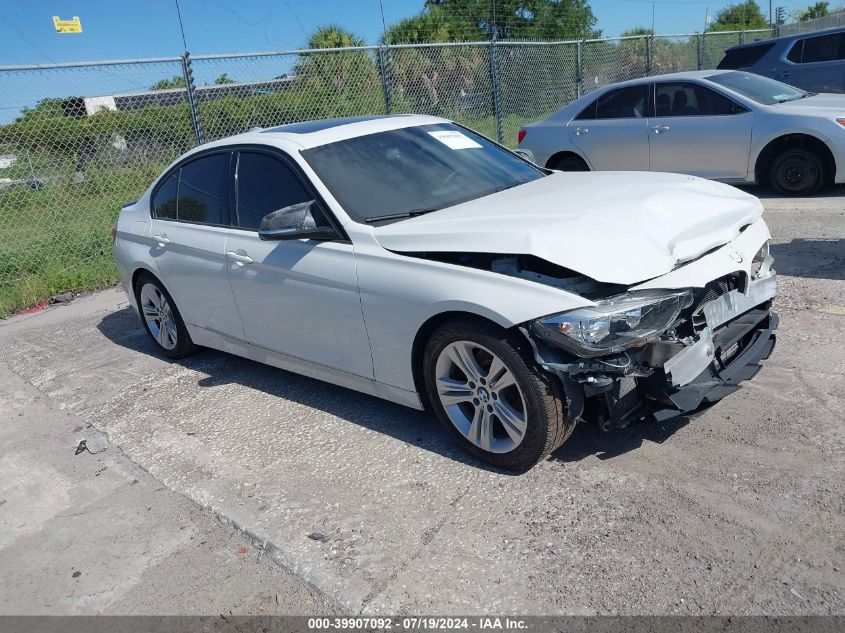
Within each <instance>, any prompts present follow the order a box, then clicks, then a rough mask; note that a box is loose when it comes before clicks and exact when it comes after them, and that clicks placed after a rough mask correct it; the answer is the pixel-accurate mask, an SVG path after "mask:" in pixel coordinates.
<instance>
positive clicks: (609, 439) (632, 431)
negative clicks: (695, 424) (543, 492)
mask: <svg viewBox="0 0 845 633" xmlns="http://www.w3.org/2000/svg"><path fill="white" fill-rule="evenodd" d="M699 413H700V412H696V413H691V414H686V415H678V416H675V417H673V418H669V419H667V420H662V421H659V422H656V421H653V420H642V421H638V422H633V423H631V424H629V425H628V426H627V427H625V428H624V429H613V430H611V431H609V432H604V431H602V430H600V429H599V427H598V425H596V424H579V425H578V426H577V427H576V428H575V431H573V433H572V436H571V437H570V438H569V439H568V440H567V441H566V444H564V445H563V446H561V447H560V448H559V449H557V450H556V451H555V452H554V453H552V459H554V460H557V461H561V462H579V461H581V460H583V459H585V458H587V457H593V456H595V457H597V458H598V459H602V460H604V459H613V458H614V457H619V456H620V455H624V454H625V453H630V452H631V451H635V450H637V449H639V448H640V447H641V446H642V445H643V442H646V441H649V442H652V443H654V444H662V443H663V442H665V441H666V440H668V439H669V438H670V437H672V435H674V434H675V433H676V432H677V431H679V430H680V429H682V428H684V427H685V426H686V425H687V424H689V423H690V422H691V421H693V420H694V419H695V417H696V416H698V415H699Z"/></svg>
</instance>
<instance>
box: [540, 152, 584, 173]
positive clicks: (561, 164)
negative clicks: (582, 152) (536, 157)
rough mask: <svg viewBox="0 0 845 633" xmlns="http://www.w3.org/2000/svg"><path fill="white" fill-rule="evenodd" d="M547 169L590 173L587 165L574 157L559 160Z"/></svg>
mask: <svg viewBox="0 0 845 633" xmlns="http://www.w3.org/2000/svg"><path fill="white" fill-rule="evenodd" d="M549 169H554V170H556V171H590V168H589V167H588V166H587V164H586V163H585V162H584V161H583V160H581V159H580V158H576V157H575V156H566V157H564V158H559V159H557V160H556V161H555V162H554V163H553V164H552V165H550V166H549Z"/></svg>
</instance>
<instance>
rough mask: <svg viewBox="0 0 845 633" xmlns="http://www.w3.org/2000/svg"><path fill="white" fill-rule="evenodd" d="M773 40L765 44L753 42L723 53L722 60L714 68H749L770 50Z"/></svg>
mask: <svg viewBox="0 0 845 633" xmlns="http://www.w3.org/2000/svg"><path fill="white" fill-rule="evenodd" d="M774 45H775V43H774V42H768V43H766V44H755V45H754V46H743V47H742V48H735V49H732V50H729V51H727V52H726V53H725V56H724V57H723V58H722V61H720V62H719V65H718V66H716V68H719V69H723V70H737V69H738V68H751V67H752V66H753V65H754V64H756V63H757V62H759V61H760V60H761V59H763V55H765V54H766V53H768V52H769V51H770V50H772V47H773V46H774Z"/></svg>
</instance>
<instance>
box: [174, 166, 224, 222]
mask: <svg viewBox="0 0 845 633" xmlns="http://www.w3.org/2000/svg"><path fill="white" fill-rule="evenodd" d="M228 176H229V154H228V153H226V154H212V155H210V156H204V157H202V158H198V159H196V160H194V161H191V162H190V163H188V164H186V165H184V166H183V167H182V169H180V170H179V190H178V194H177V202H176V219H177V220H179V221H181V222H196V223H200V224H225V223H226V222H227V214H226V203H227V199H228Z"/></svg>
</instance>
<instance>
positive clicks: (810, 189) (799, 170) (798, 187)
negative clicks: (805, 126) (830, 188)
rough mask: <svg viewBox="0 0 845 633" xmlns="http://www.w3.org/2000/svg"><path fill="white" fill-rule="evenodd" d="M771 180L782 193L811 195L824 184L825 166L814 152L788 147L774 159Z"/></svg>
mask: <svg viewBox="0 0 845 633" xmlns="http://www.w3.org/2000/svg"><path fill="white" fill-rule="evenodd" d="M769 180H770V181H771V184H772V186H773V187H774V188H775V189H777V190H778V191H779V192H780V193H782V194H785V195H787V196H809V195H811V194H814V193H816V192H817V191H818V190H819V189H821V188H822V186H823V185H824V182H825V173H824V166H823V165H822V162H821V160H819V157H818V156H816V155H815V154H814V153H813V152H810V151H808V150H805V149H788V150H786V151H785V152H782V153H780V154H778V155H777V156H776V157H775V159H774V160H773V161H772V167H771V170H770V174H769Z"/></svg>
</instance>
